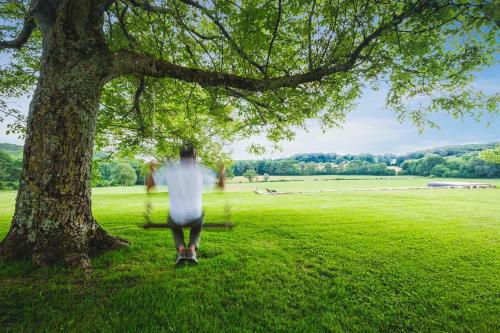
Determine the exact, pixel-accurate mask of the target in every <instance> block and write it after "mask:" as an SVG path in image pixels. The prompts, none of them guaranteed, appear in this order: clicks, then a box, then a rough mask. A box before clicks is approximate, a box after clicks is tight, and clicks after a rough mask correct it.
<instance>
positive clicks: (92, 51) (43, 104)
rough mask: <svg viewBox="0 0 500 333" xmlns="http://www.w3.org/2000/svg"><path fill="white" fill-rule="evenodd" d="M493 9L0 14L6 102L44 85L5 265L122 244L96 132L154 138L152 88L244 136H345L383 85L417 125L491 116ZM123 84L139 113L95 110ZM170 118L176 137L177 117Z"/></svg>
mask: <svg viewBox="0 0 500 333" xmlns="http://www.w3.org/2000/svg"><path fill="white" fill-rule="evenodd" d="M494 2H495V1H461V0H454V1H450V0H405V1H383V0H329V1H328V0H307V1H306V0H298V1H282V0H273V1H260V0H245V1H226V0H210V1H208V0H207V1H205V0H168V1H167V0H156V1H147V0H33V1H31V2H30V1H22V0H1V1H0V19H1V20H2V24H1V26H0V29H1V30H0V51H2V52H11V57H12V59H13V60H12V62H11V63H10V64H9V65H7V66H4V67H3V68H2V69H1V70H2V77H0V93H2V94H4V95H5V96H7V97H9V96H13V95H16V94H20V93H24V92H26V91H27V90H29V87H30V86H31V85H32V84H33V82H34V81H33V79H34V78H36V89H35V90H34V93H33V98H32V101H31V104H30V110H29V114H28V117H27V124H26V132H25V133H26V139H25V146H24V161H23V163H24V164H23V172H22V176H21V180H20V188H19V192H18V196H17V201H16V209H15V214H14V217H13V220H12V226H11V229H10V231H9V232H8V234H7V236H6V237H5V239H4V240H3V241H2V243H1V244H0V257H4V258H19V257H31V259H32V261H33V262H34V263H36V264H38V265H47V264H50V263H53V262H55V261H56V260H59V259H64V260H65V261H66V263H67V264H69V265H76V266H83V267H89V266H90V261H89V256H91V255H94V254H98V253H101V252H103V251H106V250H109V249H115V248H119V247H121V246H124V245H126V243H127V242H126V241H125V240H123V239H119V238H116V237H113V236H110V235H108V234H107V233H106V232H105V231H104V230H103V229H102V228H101V227H100V226H99V224H98V223H97V222H96V221H95V220H94V218H93V217H92V211H91V202H90V186H89V184H90V174H91V172H90V168H91V159H92V152H93V147H94V142H95V139H96V126H97V122H98V115H99V112H100V113H101V114H104V115H105V114H107V115H108V116H107V117H104V119H99V122H101V121H102V124H100V126H101V127H102V126H104V127H106V125H105V124H106V122H105V121H106V120H109V119H113V118H117V117H118V118H119V119H120V121H121V122H123V121H124V122H127V123H128V124H129V125H130V123H131V122H132V123H135V125H136V126H135V127H136V128H137V133H142V135H143V136H144V137H147V136H148V134H147V133H148V126H147V121H145V119H147V117H144V113H143V111H144V110H142V109H141V106H142V105H144V103H147V101H144V98H142V99H143V101H141V96H142V95H144V90H145V87H147V86H148V85H153V86H154V85H157V84H160V85H162V86H171V87H175V88H172V89H170V88H169V89H164V90H163V93H164V94H165V93H167V94H168V93H169V92H170V94H171V95H172V98H174V99H175V98H176V96H177V98H179V96H182V94H183V93H184V94H185V92H186V91H188V90H190V89H193V93H194V94H195V95H196V98H198V99H200V98H201V99H202V98H204V97H205V98H206V99H207V102H206V104H207V105H208V104H209V103H212V102H215V103H216V104H215V105H216V107H209V108H208V109H207V110H205V111H200V112H201V113H202V114H204V115H210V117H211V118H210V117H209V118H206V117H205V118H204V120H203V122H201V124H212V125H211V126H212V127H213V126H215V127H217V126H221V127H224V128H228V129H229V128H230V127H231V125H230V124H232V123H233V122H236V123H241V124H243V125H245V126H246V125H247V124H249V126H250V127H251V128H253V129H254V130H255V129H258V128H265V129H266V133H267V135H268V137H269V138H270V139H272V140H279V139H282V138H286V137H289V136H290V135H291V131H290V130H289V126H291V125H296V126H301V125H303V124H304V121H305V120H306V119H310V118H317V119H320V120H321V121H322V123H323V124H324V125H325V126H332V125H335V124H339V123H341V122H342V120H343V118H344V115H345V114H346V112H347V111H348V110H349V109H351V108H352V106H353V105H354V102H355V101H356V99H357V98H358V97H359V95H360V94H361V92H362V89H363V87H365V86H366V85H371V86H372V87H373V88H377V87H378V86H379V83H380V82H385V83H384V85H387V86H388V89H389V92H388V95H387V105H388V106H389V107H391V108H392V109H394V110H395V111H396V112H397V114H398V116H399V117H400V118H401V119H402V118H405V117H409V118H411V119H412V120H413V121H414V122H415V123H416V124H417V125H419V126H423V125H424V124H425V123H426V121H427V120H426V114H428V113H429V112H431V111H435V110H444V111H448V112H450V113H451V114H452V115H454V116H455V117H461V116H463V115H465V114H471V115H475V114H476V111H477V110H479V111H480V112H483V111H484V110H488V111H490V112H494V111H496V110H497V109H498V96H486V95H484V94H482V93H480V92H476V91H475V90H474V89H473V85H472V84H471V83H472V80H473V74H474V72H476V71H478V70H481V69H483V68H485V67H487V66H491V65H492V64H493V63H494V62H495V58H494V53H495V52H496V51H498V45H497V44H496V39H497V38H498V27H499V25H500V23H499V15H498V6H497V5H498V4H495V3H494ZM120 80H126V81H127V82H128V84H135V86H136V91H135V93H134V94H133V95H134V96H133V101H132V103H131V104H132V106H133V108H130V109H129V108H127V109H124V108H114V109H113V108H112V107H113V105H109V103H108V105H104V106H101V107H100V102H101V99H102V98H104V97H106V96H107V97H106V98H105V99H106V100H108V101H110V100H112V98H111V97H109V96H111V95H110V94H112V93H113V91H115V92H116V93H117V94H120V93H121V91H119V89H118V90H117V87H118V86H119V84H120ZM134 82H135V83H134ZM103 91H104V95H103ZM179 91H180V94H181V95H177V94H178V93H179ZM143 97H144V96H143ZM104 104H105V103H104ZM111 104H114V102H112V103H111ZM197 105H201V104H197ZM227 105H230V106H231V110H229V111H228V110H227V108H225V107H222V106H227ZM2 106H4V107H5V103H4V104H2V103H1V102H0V107H2ZM107 107H108V108H107ZM109 107H111V108H109ZM164 109H165V110H167V109H169V108H168V107H166V108H164ZM131 110H133V112H132V113H131V112H130V111H131ZM172 110H174V111H175V110H177V108H172ZM187 111H188V112H194V113H197V110H192V111H189V110H187ZM5 112H6V113H9V114H11V115H12V114H14V115H15V116H16V117H19V115H18V114H16V113H15V111H13V110H10V109H6V110H5ZM120 113H123V114H124V116H123V117H120ZM164 114H165V116H164V117H163V120H165V121H167V124H168V119H169V117H173V118H175V117H176V115H175V112H174V114H172V112H170V113H169V112H165V113H164ZM130 115H135V116H130ZM210 119H211V120H210ZM214 119H219V125H217V122H214V121H213V120H214ZM176 124H178V122H177V121H176ZM150 127H151V126H150ZM150 132H151V131H150ZM229 132H230V130H228V132H227V133H226V134H227V135H229V134H228V133H229ZM166 133H167V134H166V135H168V136H170V135H176V133H175V132H174V131H170V132H169V131H168V130H167V131H166ZM186 133H187V132H183V133H181V136H184V135H188V134H189V133H187V134H186ZM219 133H220V134H221V135H226V134H224V133H225V132H224V131H222V132H219ZM157 134H158V133H157ZM163 134H165V133H163ZM149 136H151V135H149ZM188 136H190V135H188ZM191 136H192V135H191Z"/></svg>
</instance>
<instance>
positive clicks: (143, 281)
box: [0, 176, 500, 332]
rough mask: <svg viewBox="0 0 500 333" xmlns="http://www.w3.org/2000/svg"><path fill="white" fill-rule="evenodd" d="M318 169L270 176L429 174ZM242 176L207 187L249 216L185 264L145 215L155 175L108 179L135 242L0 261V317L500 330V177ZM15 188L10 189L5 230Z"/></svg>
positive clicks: (215, 216) (111, 224)
mask: <svg viewBox="0 0 500 333" xmlns="http://www.w3.org/2000/svg"><path fill="white" fill-rule="evenodd" d="M315 178H318V177H314V176H312V177H310V178H304V177H301V179H303V181H294V182H289V183H285V182H283V183H279V182H276V183H274V182H273V183H269V184H268V185H271V184H272V186H269V187H271V188H276V189H279V190H304V189H317V188H321V189H355V188H373V189H377V188H387V187H391V188H392V187H412V186H421V185H422V184H423V185H425V183H426V182H427V181H428V180H429V179H423V178H391V179H374V178H373V177H369V179H366V180H354V179H351V180H335V181H334V180H330V181H329V180H321V181H315V180H313V179H315ZM329 178H335V177H329ZM343 178H345V177H343ZM356 178H359V177H356ZM318 179H319V178H318ZM486 182H489V183H495V184H497V185H499V180H493V181H491V180H488V181H486ZM261 185H263V184H260V183H259V186H261ZM231 186H233V188H231V191H229V192H227V193H216V192H214V193H208V194H206V195H205V198H204V200H205V207H206V222H220V221H221V220H224V219H225V218H226V211H225V207H228V206H229V207H231V220H232V222H233V223H234V224H235V225H236V226H235V228H234V229H232V230H231V231H209V230H206V231H204V233H203V235H202V247H201V250H200V255H201V262H200V264H199V265H198V266H195V267H182V268H179V269H175V268H174V267H173V259H174V250H173V249H172V240H171V236H170V235H169V234H168V231H167V230H148V231H145V230H143V229H142V228H140V227H139V225H140V224H141V223H142V222H143V216H142V214H143V205H144V200H145V195H144V193H143V191H142V189H141V188H126V189H124V188H112V189H109V188H104V189H95V190H94V195H93V204H94V213H95V216H96V218H97V219H98V220H99V221H100V223H101V224H102V225H103V226H104V227H105V228H106V229H108V230H109V231H110V232H111V233H113V234H115V235H119V236H122V237H125V238H127V239H129V240H131V242H132V245H131V247H130V248H129V249H125V250H121V251H117V252H113V253H108V254H106V255H103V256H101V257H99V258H95V259H94V260H93V265H94V269H95V271H94V273H93V274H92V276H91V277H85V275H84V274H83V273H82V272H80V271H78V270H71V269H67V268H64V267H62V266H57V267H53V268H45V269H38V268H35V267H32V266H31V265H30V264H29V263H28V262H20V263H19V262H18V263H0V331H34V330H36V331H50V332H53V331H65V332H66V331H78V332H80V331H84V332H109V331H117V332H125V331H127V332H157V331H167V332H168V331H174V332H178V331H197V332H221V331H227V332H245V331H247V332H254V331H265V332H268V331H281V332H290V331H295V332H323V331H359V332H366V331H373V332H375V331H442V332H452V331H473V332H498V331H499V330H500V322H499V320H498V317H499V313H500V305H499V297H500V279H498V276H499V275H500V261H499V258H500V244H499V241H500V232H499V231H500V205H499V202H500V191H499V190H498V189H476V190H466V189H445V190H443V189H441V190H398V191H389V192H385V191H376V190H375V191H369V192H355V191H353V192H349V191H347V192H323V193H308V194H294V195H285V196H258V195H255V194H253V193H251V192H250V191H251V190H253V189H254V187H255V184H249V185H246V184H238V183H233V184H230V187H231ZM265 186H266V187H267V185H265ZM278 186H281V187H278ZM14 198H15V193H13V192H4V193H0V237H3V235H4V234H5V233H6V232H7V230H8V226H9V223H10V217H11V215H12V212H13V208H14ZM152 200H153V205H154V207H155V213H154V216H153V217H154V219H155V220H156V221H157V222H161V221H164V220H165V217H166V214H167V209H168V196H167V194H166V193H163V192H160V193H156V194H154V195H153V196H152Z"/></svg>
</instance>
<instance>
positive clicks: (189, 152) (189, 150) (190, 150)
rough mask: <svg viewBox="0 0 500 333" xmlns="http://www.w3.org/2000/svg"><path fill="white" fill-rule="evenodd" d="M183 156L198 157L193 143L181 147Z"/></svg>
mask: <svg viewBox="0 0 500 333" xmlns="http://www.w3.org/2000/svg"><path fill="white" fill-rule="evenodd" d="M180 156H181V158H193V159H195V158H196V150H195V149H194V147H193V146H192V145H186V146H183V147H182V148H181V151H180Z"/></svg>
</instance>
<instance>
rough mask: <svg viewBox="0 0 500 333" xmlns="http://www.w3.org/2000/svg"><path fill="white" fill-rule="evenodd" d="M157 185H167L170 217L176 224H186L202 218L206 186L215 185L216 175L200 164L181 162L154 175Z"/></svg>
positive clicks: (168, 166) (165, 167) (161, 169)
mask: <svg viewBox="0 0 500 333" xmlns="http://www.w3.org/2000/svg"><path fill="white" fill-rule="evenodd" d="M153 178H154V181H155V184H156V185H167V186H168V192H169V196H170V217H171V218H172V220H174V222H175V223H176V224H181V225H183V224H186V223H188V222H189V221H192V220H196V219H198V218H199V217H201V213H202V202H201V195H202V191H203V187H204V186H208V185H212V186H213V185H214V183H215V179H216V178H215V174H214V172H213V171H211V170H210V169H208V168H206V167H205V166H203V165H201V164H198V163H187V162H183V161H182V160H181V162H179V163H176V164H171V165H167V166H164V167H162V168H160V169H159V170H157V171H156V172H155V173H154V174H153Z"/></svg>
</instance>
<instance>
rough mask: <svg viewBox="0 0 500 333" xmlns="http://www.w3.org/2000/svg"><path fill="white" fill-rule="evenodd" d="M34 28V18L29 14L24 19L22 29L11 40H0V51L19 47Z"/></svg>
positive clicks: (24, 42)
mask: <svg viewBox="0 0 500 333" xmlns="http://www.w3.org/2000/svg"><path fill="white" fill-rule="evenodd" d="M35 28H36V23H35V20H34V18H33V17H32V16H31V15H29V16H28V17H26V18H25V19H24V24H23V29H22V30H21V32H20V33H19V35H18V36H17V37H16V38H14V39H12V40H5V41H3V40H0V51H1V50H3V49H20V48H21V47H22V46H23V45H24V44H26V42H27V41H28V39H29V38H30V36H31V33H32V32H33V30H35Z"/></svg>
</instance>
